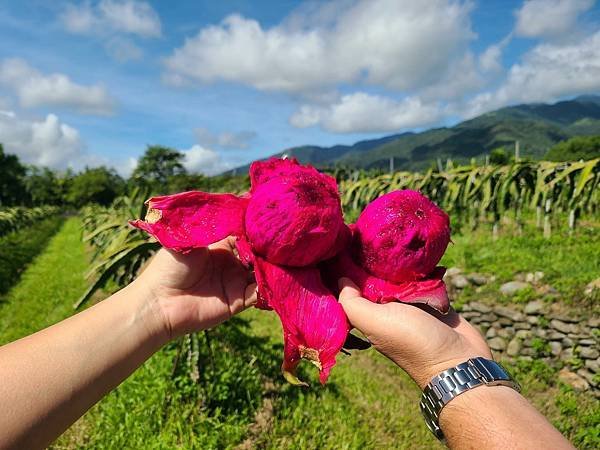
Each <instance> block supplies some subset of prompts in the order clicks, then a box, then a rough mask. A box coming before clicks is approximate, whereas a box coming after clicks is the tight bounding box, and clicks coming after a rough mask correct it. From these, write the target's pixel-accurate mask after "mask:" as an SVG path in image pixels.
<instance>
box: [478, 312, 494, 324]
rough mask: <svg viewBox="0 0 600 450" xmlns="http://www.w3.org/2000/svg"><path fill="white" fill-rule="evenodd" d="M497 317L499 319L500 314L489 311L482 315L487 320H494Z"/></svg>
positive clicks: (482, 318)
mask: <svg viewBox="0 0 600 450" xmlns="http://www.w3.org/2000/svg"><path fill="white" fill-rule="evenodd" d="M496 319H498V316H497V315H496V314H494V313H487V314H482V315H481V320H485V321H487V322H493V321H494V320H496Z"/></svg>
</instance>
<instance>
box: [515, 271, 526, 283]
mask: <svg viewBox="0 0 600 450" xmlns="http://www.w3.org/2000/svg"><path fill="white" fill-rule="evenodd" d="M525 277H526V274H524V273H522V272H518V273H515V276H514V279H515V280H517V281H525Z"/></svg>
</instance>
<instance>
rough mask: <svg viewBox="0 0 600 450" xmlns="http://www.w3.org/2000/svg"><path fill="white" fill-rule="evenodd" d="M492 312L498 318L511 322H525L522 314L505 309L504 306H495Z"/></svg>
mask: <svg viewBox="0 0 600 450" xmlns="http://www.w3.org/2000/svg"><path fill="white" fill-rule="evenodd" d="M494 312H495V313H496V314H497V315H499V316H500V317H506V318H507V319H510V320H512V321H513V322H522V321H524V320H525V315H524V314H523V313H521V312H519V311H515V310H514V309H511V308H507V307H506V306H496V307H495V308H494Z"/></svg>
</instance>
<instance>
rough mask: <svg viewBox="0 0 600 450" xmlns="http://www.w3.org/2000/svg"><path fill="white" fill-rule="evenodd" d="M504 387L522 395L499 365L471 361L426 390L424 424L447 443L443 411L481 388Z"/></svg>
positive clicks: (438, 378) (437, 378)
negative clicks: (452, 401) (468, 392)
mask: <svg viewBox="0 0 600 450" xmlns="http://www.w3.org/2000/svg"><path fill="white" fill-rule="evenodd" d="M483 384H486V385H490V386H494V385H505V386H509V387H512V388H513V389H516V390H517V391H520V386H519V385H518V384H517V383H516V382H515V381H513V379H512V378H511V377H510V375H509V374H508V372H507V371H506V370H505V369H504V368H503V367H502V366H501V365H500V364H498V363H497V362H495V361H492V360H489V359H485V358H471V359H469V360H468V361H466V362H464V363H461V364H459V365H457V366H455V367H451V368H449V369H447V370H444V371H443V372H441V373H440V374H438V375H436V376H435V377H433V379H432V380H431V381H430V382H429V384H428V385H427V386H426V387H425V389H423V395H422V396H421V402H420V408H421V413H422V414H423V416H424V418H425V423H426V424H427V427H428V428H429V429H430V430H431V432H432V433H433V434H434V435H435V436H436V437H437V438H438V439H444V434H443V433H442V430H441V428H440V426H439V416H440V412H441V410H442V408H443V407H444V406H446V404H447V403H448V402H449V401H450V400H452V399H453V398H455V397H456V396H458V395H460V394H462V393H463V392H466V391H468V390H469V389H472V388H474V387H477V386H480V385H483Z"/></svg>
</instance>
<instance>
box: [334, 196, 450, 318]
mask: <svg viewBox="0 0 600 450" xmlns="http://www.w3.org/2000/svg"><path fill="white" fill-rule="evenodd" d="M349 230H350V232H351V233H352V244H351V245H350V247H349V248H346V249H345V250H344V251H342V252H341V253H340V254H339V255H337V256H336V257H335V259H333V260H332V261H331V262H329V263H328V264H327V266H326V267H325V268H324V271H325V273H327V276H328V278H329V283H328V284H330V285H331V286H333V285H334V283H335V282H337V279H338V278H339V277H342V276H346V277H348V278H350V279H351V280H353V281H354V282H355V283H356V284H357V285H358V287H359V288H360V289H361V292H362V294H363V296H364V297H365V298H368V299H369V300H371V301H374V302H377V303H387V302H391V301H401V302H405V303H425V304H428V305H429V306H431V307H433V308H435V309H437V310H438V311H440V312H442V313H446V312H447V311H448V308H449V301H448V295H447V292H446V286H445V284H444V282H443V281H442V277H443V275H444V272H445V269H444V268H442V267H436V265H437V264H438V262H439V261H440V259H441V257H442V256H443V254H444V252H445V250H446V247H447V246H448V243H449V242H450V221H449V219H448V215H447V214H446V213H445V212H444V211H442V210H441V209H440V208H439V207H437V206H436V205H435V204H434V203H433V202H432V201H430V200H429V199H428V198H427V197H425V196H424V195H422V194H420V193H419V192H416V191H410V190H403V191H394V192H390V193H388V194H386V195H383V196H381V197H379V198H378V199H376V200H374V201H373V202H371V203H370V204H369V205H368V206H367V207H366V208H365V209H364V211H363V212H362V213H361V215H360V216H359V218H358V220H357V221H356V224H355V225H351V226H350V227H349Z"/></svg>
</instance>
